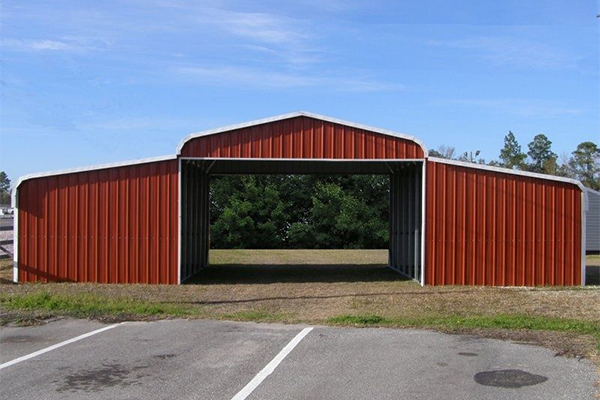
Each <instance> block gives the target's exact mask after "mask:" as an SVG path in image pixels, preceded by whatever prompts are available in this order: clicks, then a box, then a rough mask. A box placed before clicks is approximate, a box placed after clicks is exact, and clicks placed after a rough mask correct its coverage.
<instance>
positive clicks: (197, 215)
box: [181, 160, 210, 282]
mask: <svg viewBox="0 0 600 400" xmlns="http://www.w3.org/2000/svg"><path fill="white" fill-rule="evenodd" d="M206 167H207V165H206V162H204V163H203V162H199V161H185V160H182V162H181V281H182V282H183V281H185V280H186V279H188V278H190V277H192V276H193V275H195V274H196V273H198V272H199V271H200V270H201V269H202V268H204V267H206V266H208V249H209V246H210V239H209V228H210V220H209V212H210V211H209V188H210V180H209V175H208V174H207V173H206V172H205V170H206Z"/></svg>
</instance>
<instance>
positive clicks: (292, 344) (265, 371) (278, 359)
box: [231, 328, 313, 400]
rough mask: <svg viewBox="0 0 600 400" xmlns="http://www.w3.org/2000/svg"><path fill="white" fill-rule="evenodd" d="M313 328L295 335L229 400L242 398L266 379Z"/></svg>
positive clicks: (305, 329) (241, 399) (242, 399)
mask: <svg viewBox="0 0 600 400" xmlns="http://www.w3.org/2000/svg"><path fill="white" fill-rule="evenodd" d="M312 329H313V328H304V329H302V331H301V332H300V333H299V334H297V335H296V337H294V338H293V339H292V340H291V341H290V342H289V343H288V344H287V345H286V346H285V347H284V348H283V349H282V350H281V351H280V352H279V354H277V355H276V356H275V358H274V359H272V360H271V362H270V363H268V364H267V366H266V367H264V368H263V369H262V370H261V371H260V372H259V373H258V374H256V376H255V377H254V378H253V379H252V380H251V381H250V382H249V383H248V384H247V385H246V386H244V388H243V389H242V390H240V391H239V392H238V394H236V395H235V396H233V398H232V399H231V400H244V399H245V398H246V397H248V396H249V395H250V393H252V392H253V391H254V389H256V388H257V387H258V385H260V384H261V382H262V381H264V380H265V379H266V377H267V376H269V375H271V373H272V372H273V371H275V368H277V366H278V365H279V363H281V362H282V361H283V359H284V358H285V357H286V356H287V355H288V354H290V352H291V351H292V350H294V347H296V346H297V345H298V343H300V341H301V340H302V339H304V336H306V335H308V332H310V331H312Z"/></svg>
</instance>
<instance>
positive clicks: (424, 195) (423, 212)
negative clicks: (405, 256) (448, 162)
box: [420, 161, 427, 286]
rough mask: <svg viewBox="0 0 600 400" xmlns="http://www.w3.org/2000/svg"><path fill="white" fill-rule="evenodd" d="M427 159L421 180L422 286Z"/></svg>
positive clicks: (423, 279) (422, 280)
mask: <svg viewBox="0 0 600 400" xmlns="http://www.w3.org/2000/svg"><path fill="white" fill-rule="evenodd" d="M426 164H427V161H423V165H422V172H421V173H422V174H423V177H422V182H421V185H422V187H421V276H420V281H421V282H420V283H421V286H425V255H426V249H425V227H426V226H427V224H426V221H425V218H426V217H427V215H426V208H427V198H426V197H427V190H426V187H425V185H426V184H427V165H426Z"/></svg>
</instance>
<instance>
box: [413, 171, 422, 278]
mask: <svg viewBox="0 0 600 400" xmlns="http://www.w3.org/2000/svg"><path fill="white" fill-rule="evenodd" d="M421 173H422V171H421V168H420V167H419V166H418V165H417V166H415V173H414V177H415V181H414V185H413V188H414V194H413V197H414V199H415V204H414V215H415V221H414V223H415V226H414V238H413V240H414V254H413V263H414V276H413V279H419V280H420V277H421V214H422V212H421V181H422V176H421Z"/></svg>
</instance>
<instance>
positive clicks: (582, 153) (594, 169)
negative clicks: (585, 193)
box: [568, 142, 600, 190]
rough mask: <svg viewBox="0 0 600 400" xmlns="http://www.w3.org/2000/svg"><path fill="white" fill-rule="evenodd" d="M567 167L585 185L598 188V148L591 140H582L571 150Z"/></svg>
mask: <svg viewBox="0 0 600 400" xmlns="http://www.w3.org/2000/svg"><path fill="white" fill-rule="evenodd" d="M571 154H572V157H571V159H570V160H569V164H568V165H569V169H570V170H571V171H572V173H573V175H574V177H575V178H576V179H579V180H580V181H581V183H583V184H584V185H585V186H587V187H589V188H591V189H594V190H600V148H599V147H598V145H597V144H595V143H593V142H583V143H580V144H579V145H578V146H577V149H575V151H573V152H572V153H571Z"/></svg>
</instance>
